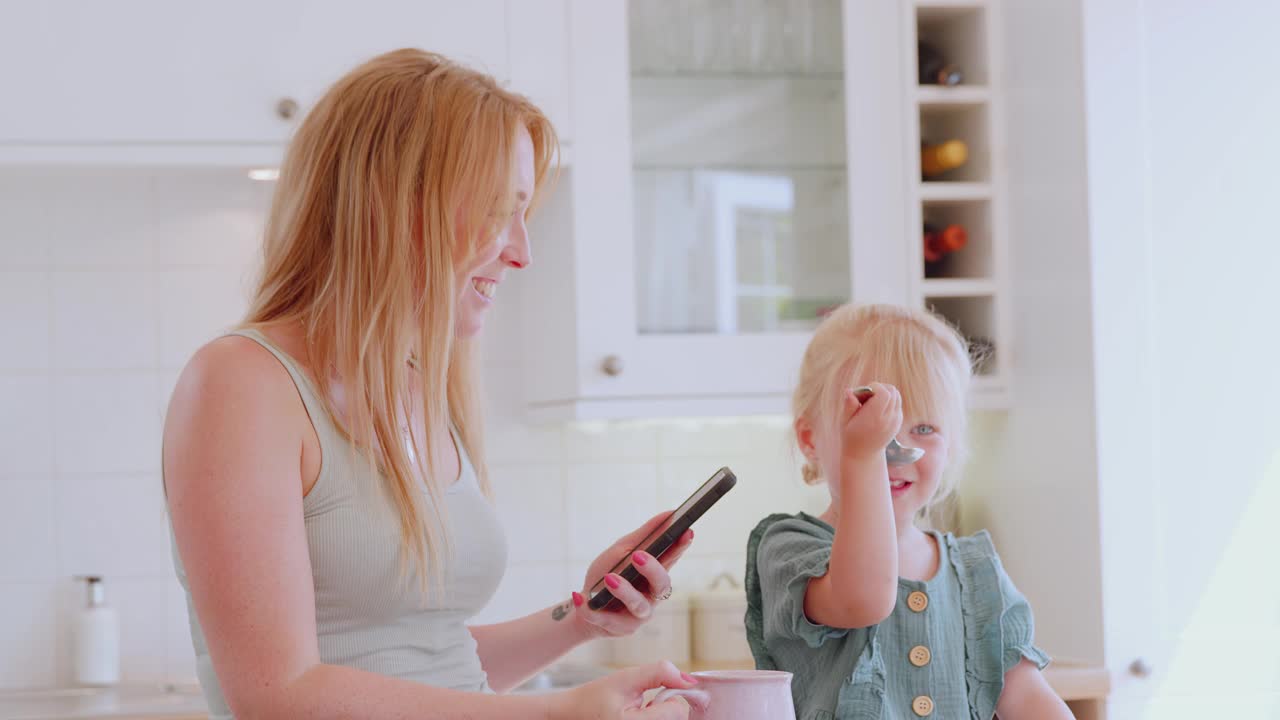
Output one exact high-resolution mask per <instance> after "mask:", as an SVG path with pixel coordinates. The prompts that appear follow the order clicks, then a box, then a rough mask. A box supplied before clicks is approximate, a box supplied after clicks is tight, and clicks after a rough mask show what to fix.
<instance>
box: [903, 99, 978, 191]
mask: <svg viewBox="0 0 1280 720" xmlns="http://www.w3.org/2000/svg"><path fill="white" fill-rule="evenodd" d="M989 127H990V117H989V113H988V112H987V108H986V106H984V105H933V106H930V107H929V108H921V109H920V140H921V141H922V142H924V143H929V144H938V143H943V142H947V141H950V140H960V141H963V142H964V143H965V145H967V146H968V149H969V153H968V159H967V160H966V161H965V163H964V164H963V165H961V166H960V167H958V168H955V169H954V170H948V171H947V172H945V173H942V174H941V175H934V176H930V177H929V178H927V179H926V180H925V182H948V181H957V182H986V181H988V180H990V179H991V143H990V133H989V130H988V128H989Z"/></svg>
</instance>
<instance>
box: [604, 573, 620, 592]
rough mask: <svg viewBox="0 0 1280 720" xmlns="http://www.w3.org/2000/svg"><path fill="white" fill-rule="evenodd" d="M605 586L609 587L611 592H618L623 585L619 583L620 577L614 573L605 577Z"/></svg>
mask: <svg viewBox="0 0 1280 720" xmlns="http://www.w3.org/2000/svg"><path fill="white" fill-rule="evenodd" d="M604 584H605V585H608V586H609V589H610V590H617V589H618V586H619V585H621V584H622V583H621V582H619V581H618V576H617V575H614V574H612V573H610V574H608V575H605V576H604Z"/></svg>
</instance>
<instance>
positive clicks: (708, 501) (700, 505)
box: [588, 467, 738, 610]
mask: <svg viewBox="0 0 1280 720" xmlns="http://www.w3.org/2000/svg"><path fill="white" fill-rule="evenodd" d="M737 484H738V477H737V476H736V475H734V474H733V471H732V470H730V469H729V468H727V467H722V468H720V469H719V470H717V471H716V473H715V474H714V475H712V476H711V477H710V478H709V479H708V480H707V481H706V482H704V483H702V487H700V488H698V489H697V490H696V491H695V492H694V493H693V494H692V495H690V496H689V499H688V500H685V501H684V502H683V503H681V505H680V507H678V508H676V511H675V512H673V513H671V516H670V517H668V518H667V520H666V522H664V523H662V524H661V525H659V526H658V527H657V529H655V530H654V531H653V532H651V533H649V536H648V537H646V538H645V539H643V540H641V541H640V543H639V544H638V545H636V546H635V547H633V548H631V551H630V552H628V553H627V554H626V556H625V557H623V558H622V560H620V561H619V562H618V564H617V565H614V566H613V567H612V568H610V569H609V572H611V573H616V574H618V575H621V576H622V578H623V579H624V580H626V581H627V582H629V583H631V584H632V585H634V586H635V587H636V589H637V590H640V591H641V592H644V590H645V589H646V588H647V587H648V582H647V581H646V580H645V578H644V576H643V575H641V574H640V571H639V570H637V569H636V566H635V565H633V564H632V563H631V556H632V555H634V554H635V552H636V551H637V550H644V551H645V552H647V553H649V554H650V555H652V556H654V557H655V558H661V557H662V553H664V552H666V551H667V550H668V549H669V548H670V547H671V546H672V545H674V544H675V543H676V541H677V540H679V539H680V536H681V535H684V533H685V531H686V530H688V529H689V528H690V527H692V526H693V523H694V522H695V521H696V520H697V519H698V518H700V517H702V514H703V513H705V512H706V511H707V510H708V509H709V508H710V507H711V506H712V505H715V504H716V501H718V500H719V499H720V498H722V497H724V494H725V493H727V492H729V490H731V489H732V488H733V486H734V485H737ZM606 574H607V573H606ZM588 595H590V596H591V597H590V601H589V602H588V606H589V607H590V608H591V609H592V610H602V609H604V608H605V607H608V605H609V604H610V603H616V602H618V601H617V599H616V598H615V597H614V596H613V593H611V592H609V586H608V585H605V584H604V577H601V578H600V579H599V580H597V581H596V584H595V585H592V586H591V590H590V592H589V593H588Z"/></svg>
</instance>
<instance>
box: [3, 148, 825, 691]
mask: <svg viewBox="0 0 1280 720" xmlns="http://www.w3.org/2000/svg"><path fill="white" fill-rule="evenodd" d="M269 192H270V186H268V185H261V184H255V183H253V182H251V181H249V180H248V179H247V178H245V177H244V176H243V175H242V174H240V173H238V172H234V171H201V172H182V171H165V172H143V171H136V170H134V171H120V170H94V171H69V170H68V171H52V170H22V169H6V170H4V171H3V172H0V333H2V334H0V688H10V687H37V686H51V685H55V684H65V683H68V682H70V679H71V668H70V664H69V661H68V652H67V648H68V647H69V640H70V638H69V635H68V633H69V627H70V618H71V615H70V613H71V612H72V610H73V609H74V608H75V607H76V606H77V604H78V603H79V602H81V598H82V591H81V589H80V588H79V587H78V586H77V585H76V584H75V583H74V581H72V580H71V576H72V575H74V574H78V573H98V574H102V575H104V576H105V577H106V581H107V582H106V586H107V592H108V596H109V599H110V601H111V603H112V604H114V605H115V606H116V607H117V608H119V609H120V612H121V616H122V622H123V643H124V644H123V656H124V662H123V671H124V681H125V682H131V683H149V682H160V681H171V682H189V681H191V680H192V678H193V677H194V673H193V668H192V660H191V647H190V641H189V637H188V633H187V628H186V609H185V606H184V604H183V602H182V596H181V591H180V589H179V588H178V586H177V583H176V581H174V579H173V570H172V567H171V564H170V558H169V544H168V543H169V541H168V534H167V526H166V521H165V518H164V514H163V498H162V494H161V483H160V476H159V469H160V468H159V459H160V448H159V443H160V427H161V422H162V417H163V408H164V405H165V404H166V402H167V399H168V395H169V392H170V389H171V388H172V386H173V383H174V381H175V379H176V377H177V373H178V371H179V369H180V368H181V366H182V365H183V363H184V362H185V360H186V359H187V357H188V356H189V354H190V353H191V352H192V351H193V350H194V349H195V348H196V347H198V346H199V345H200V344H201V343H203V342H205V341H206V340H207V339H209V338H211V337H213V336H214V335H216V333H217V332H218V331H219V329H220V328H222V327H224V326H226V325H228V324H230V323H232V322H234V321H235V320H236V319H237V318H238V317H239V316H240V315H241V313H242V312H243V310H244V304H245V289H246V287H247V281H248V280H250V275H251V267H252V265H253V261H254V259H255V252H256V249H257V243H258V238H259V232H260V227H261V222H262V215H263V212H264V209H265V207H266V205H267V203H268V201H269ZM534 243H535V266H534V269H532V270H530V271H527V272H525V273H518V274H516V275H517V276H519V275H524V276H525V277H523V278H518V277H517V278H513V279H512V280H511V281H510V282H509V283H508V284H507V285H504V287H503V288H501V289H500V290H499V296H498V298H499V299H498V303H497V305H496V307H495V310H494V313H493V315H492V317H491V318H490V327H489V328H488V332H487V333H486V346H487V347H486V352H487V361H486V362H487V368H486V376H487V377H486V381H487V385H488V388H489V392H488V395H489V398H490V403H489V404H490V412H489V424H490V427H491V436H490V439H489V459H490V463H491V467H492V474H493V478H494V481H495V485H496V489H497V503H498V507H499V511H500V512H501V513H502V516H503V519H504V521H505V524H506V527H507V532H508V535H509V542H510V547H511V567H510V570H509V572H508V574H507V577H506V579H505V581H504V583H503V585H502V587H501V589H500V590H499V593H498V596H497V598H495V600H494V603H493V604H492V606H491V607H490V608H488V609H487V610H486V611H485V612H484V613H483V615H482V616H481V617H480V618H479V620H481V621H485V620H497V619H507V618H510V617H512V616H514V615H515V614H517V613H523V612H529V611H533V610H535V609H538V608H541V607H545V606H548V605H550V604H551V603H553V602H557V601H559V600H562V599H564V598H567V597H568V594H569V592H570V591H572V590H575V589H580V588H581V586H582V581H583V577H582V576H583V574H584V573H585V570H586V565H587V563H588V561H589V560H590V559H591V558H592V557H594V555H595V553H596V552H598V551H599V550H602V549H603V548H604V547H605V546H606V545H607V544H609V543H610V542H612V541H613V540H614V539H616V538H617V537H618V536H619V535H621V534H623V533H624V532H626V531H628V530H630V529H632V528H633V527H634V526H636V525H638V524H639V523H640V522H641V521H643V520H644V519H647V518H648V517H649V516H651V515H652V514H654V513H656V512H658V511H659V510H660V509H663V508H669V507H673V506H674V505H676V504H677V503H678V502H679V501H681V500H683V499H684V496H685V495H686V494H687V493H688V492H690V491H691V490H692V489H693V488H694V487H696V485H697V484H698V483H700V482H701V481H702V480H704V479H705V478H706V477H708V476H709V475H710V474H711V472H712V471H714V470H715V469H716V468H717V467H719V466H720V465H722V464H728V465H730V466H731V467H733V468H734V469H735V470H736V471H737V472H738V474H739V476H740V478H741V483H740V485H739V486H738V488H737V489H735V490H734V491H733V493H731V494H730V495H729V496H728V497H727V498H726V499H725V500H724V501H722V505H721V506H718V507H717V508H716V511H715V512H713V513H711V514H709V515H708V516H707V517H706V518H705V519H704V520H703V521H702V522H701V523H699V527H698V529H699V531H700V532H699V533H698V535H699V537H698V540H697V542H696V545H695V547H694V549H693V550H692V551H691V553H690V555H689V556H687V557H686V559H685V560H684V561H683V562H682V564H681V567H679V568H677V573H676V586H677V588H678V589H680V588H690V587H694V586H696V585H697V584H699V583H701V582H704V581H706V580H707V579H709V578H710V577H712V576H713V575H714V574H716V573H718V572H720V571H722V570H729V571H732V572H734V573H735V574H736V575H738V576H739V577H740V576H741V573H742V565H743V556H744V544H745V539H746V535H747V532H748V531H749V529H750V527H751V526H752V525H753V524H754V523H755V521H756V520H758V519H759V518H760V517H763V516H764V515H766V514H768V513H769V512H773V511H775V510H777V509H783V508H787V509H792V510H795V509H809V510H816V509H818V508H819V507H820V502H821V498H822V495H823V493H824V491H823V490H821V489H815V488H806V487H804V486H803V484H802V483H801V482H800V480H799V473H798V470H797V468H796V466H795V464H794V462H793V460H792V457H791V454H790V452H789V449H788V429H787V425H786V421H785V420H782V419H778V418H775V419H757V420H720V421H668V422H646V423H627V424H612V425H606V424H599V425H579V426H551V427H532V426H529V425H527V424H525V423H523V421H521V420H520V419H519V413H520V407H521V402H520V398H521V397H522V396H523V390H522V388H521V387H520V386H519V381H520V380H519V379H520V378H521V377H522V374H521V373H520V372H519V371H518V364H519V363H520V361H521V357H522V352H521V348H520V346H519V341H518V338H519V337H520V333H519V327H518V323H519V322H520V319H519V313H518V312H515V310H516V309H517V308H518V306H519V304H520V301H519V298H520V294H521V289H520V288H521V283H522V282H536V281H538V280H539V279H540V277H541V278H542V279H544V280H545V277H546V275H547V274H549V273H550V272H552V268H550V267H540V266H538V265H537V264H536V257H537V255H536V243H537V238H535V239H534ZM594 654H595V653H592V652H587V653H585V654H584V655H585V656H586V657H591V656H593V655H594Z"/></svg>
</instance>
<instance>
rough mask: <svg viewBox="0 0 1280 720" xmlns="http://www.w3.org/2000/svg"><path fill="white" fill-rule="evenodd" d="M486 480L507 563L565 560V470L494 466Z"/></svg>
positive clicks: (535, 466) (550, 467)
mask: <svg viewBox="0 0 1280 720" xmlns="http://www.w3.org/2000/svg"><path fill="white" fill-rule="evenodd" d="M489 478H490V481H491V482H492V484H493V491H494V504H495V505H496V506H497V509H498V516H499V518H501V520H502V527H503V529H504V530H505V531H506V534H507V549H508V550H507V557H508V559H509V562H510V563H511V564H512V565H525V564H531V563H547V562H564V561H565V560H567V559H568V557H569V552H568V533H567V531H566V522H565V509H566V507H565V506H566V501H565V484H564V479H563V478H564V468H562V467H560V466H558V465H496V466H492V467H490V468H489Z"/></svg>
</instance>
